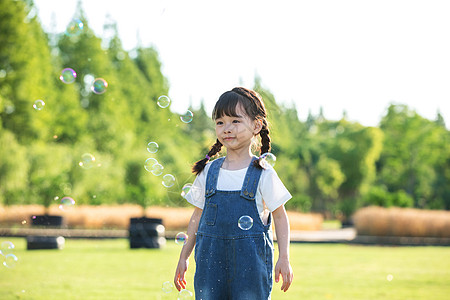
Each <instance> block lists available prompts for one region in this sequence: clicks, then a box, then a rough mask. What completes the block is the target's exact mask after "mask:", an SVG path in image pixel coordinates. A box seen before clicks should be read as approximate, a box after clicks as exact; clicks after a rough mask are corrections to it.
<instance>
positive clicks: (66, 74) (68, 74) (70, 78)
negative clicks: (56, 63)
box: [59, 68, 77, 83]
mask: <svg viewBox="0 0 450 300" xmlns="http://www.w3.org/2000/svg"><path fill="white" fill-rule="evenodd" d="M76 78H77V73H76V72H75V71H74V70H73V69H71V68H65V69H63V70H62V71H61V75H60V76H59V79H60V80H61V81H62V82H64V83H72V82H74V81H75V79H76Z"/></svg>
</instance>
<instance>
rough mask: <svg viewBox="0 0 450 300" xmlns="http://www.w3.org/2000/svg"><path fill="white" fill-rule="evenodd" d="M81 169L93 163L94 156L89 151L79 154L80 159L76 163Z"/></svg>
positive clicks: (87, 167) (90, 166)
mask: <svg viewBox="0 0 450 300" xmlns="http://www.w3.org/2000/svg"><path fill="white" fill-rule="evenodd" d="M78 164H79V165H80V167H82V168H83V169H90V168H92V167H93V166H94V164H95V157H94V155H92V154H90V153H84V154H83V155H81V161H80V162H79V163H78Z"/></svg>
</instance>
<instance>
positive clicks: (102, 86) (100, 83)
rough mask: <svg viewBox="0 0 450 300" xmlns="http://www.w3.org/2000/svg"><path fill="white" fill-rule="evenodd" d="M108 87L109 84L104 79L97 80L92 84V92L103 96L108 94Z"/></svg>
mask: <svg viewBox="0 0 450 300" xmlns="http://www.w3.org/2000/svg"><path fill="white" fill-rule="evenodd" d="M107 87H108V83H107V82H106V80H105V79H103V78H96V79H95V80H94V82H93V83H92V87H91V90H92V91H93V92H94V93H95V94H103V93H104V92H106V88H107Z"/></svg>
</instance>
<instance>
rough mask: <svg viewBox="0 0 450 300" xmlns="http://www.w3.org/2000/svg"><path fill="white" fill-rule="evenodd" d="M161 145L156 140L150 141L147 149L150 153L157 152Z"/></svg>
mask: <svg viewBox="0 0 450 300" xmlns="http://www.w3.org/2000/svg"><path fill="white" fill-rule="evenodd" d="M158 149H159V145H158V143H156V142H150V143H148V144H147V151H148V152H150V153H156V152H158Z"/></svg>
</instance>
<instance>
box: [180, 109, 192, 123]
mask: <svg viewBox="0 0 450 300" xmlns="http://www.w3.org/2000/svg"><path fill="white" fill-rule="evenodd" d="M193 118H194V114H193V113H192V111H190V110H188V111H186V112H185V113H184V114H183V115H181V116H180V119H181V121H182V122H183V123H191V121H192V119H193Z"/></svg>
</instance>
